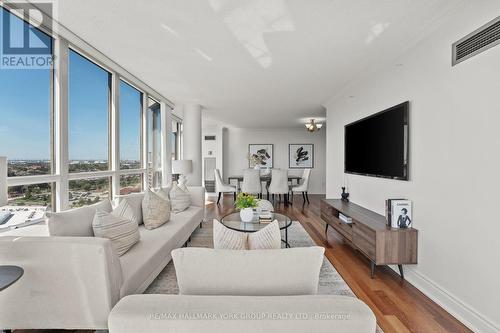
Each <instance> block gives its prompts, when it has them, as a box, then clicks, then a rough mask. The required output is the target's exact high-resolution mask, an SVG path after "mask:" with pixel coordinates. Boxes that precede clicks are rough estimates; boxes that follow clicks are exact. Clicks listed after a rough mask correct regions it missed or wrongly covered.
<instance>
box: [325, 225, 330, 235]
mask: <svg viewBox="0 0 500 333" xmlns="http://www.w3.org/2000/svg"><path fill="white" fill-rule="evenodd" d="M328 226H329V224H328V223H327V224H326V227H325V234H328Z"/></svg>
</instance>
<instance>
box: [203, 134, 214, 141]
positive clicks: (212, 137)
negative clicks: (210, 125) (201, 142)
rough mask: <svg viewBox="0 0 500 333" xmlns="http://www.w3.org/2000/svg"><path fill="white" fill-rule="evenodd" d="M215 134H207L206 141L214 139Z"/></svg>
mask: <svg viewBox="0 0 500 333" xmlns="http://www.w3.org/2000/svg"><path fill="white" fill-rule="evenodd" d="M214 140H215V135H205V141H214Z"/></svg>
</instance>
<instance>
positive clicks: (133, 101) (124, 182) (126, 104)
mask: <svg viewBox="0 0 500 333" xmlns="http://www.w3.org/2000/svg"><path fill="white" fill-rule="evenodd" d="M142 104H143V94H142V92H140V91H139V90H137V89H136V88H134V87H132V86H131V85H130V84H128V83H126V82H124V81H123V80H120V103H119V109H120V112H119V114H120V116H119V118H120V169H121V170H138V169H141V168H142V146H143V144H142V119H143V117H142V112H143V107H142V106H143V105H142ZM142 184H143V174H142V173H133V174H126V175H120V194H122V195H124V194H129V193H132V192H140V191H142Z"/></svg>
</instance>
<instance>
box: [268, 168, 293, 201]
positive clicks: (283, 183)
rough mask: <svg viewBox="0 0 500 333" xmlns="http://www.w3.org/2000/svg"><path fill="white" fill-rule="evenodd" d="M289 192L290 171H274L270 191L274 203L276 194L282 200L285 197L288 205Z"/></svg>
mask: <svg viewBox="0 0 500 333" xmlns="http://www.w3.org/2000/svg"><path fill="white" fill-rule="evenodd" d="M289 190H290V188H289V187H288V170H279V169H273V171H272V172H271V184H270V185H269V189H268V192H269V194H271V196H272V201H273V202H274V195H275V194H277V195H278V196H279V198H281V195H283V196H284V199H285V200H284V202H285V204H288V203H289V200H288V193H289Z"/></svg>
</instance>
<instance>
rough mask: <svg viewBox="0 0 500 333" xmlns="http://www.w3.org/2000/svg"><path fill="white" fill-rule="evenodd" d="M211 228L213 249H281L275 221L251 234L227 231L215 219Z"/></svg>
mask: <svg viewBox="0 0 500 333" xmlns="http://www.w3.org/2000/svg"><path fill="white" fill-rule="evenodd" d="M213 226H214V227H213V239H214V249H224V250H272V249H280V248H281V231H280V226H279V223H278V221H276V220H275V221H273V222H272V223H269V224H268V225H266V226H265V227H264V228H262V229H261V230H259V231H256V232H252V233H247V232H242V231H236V230H232V229H229V228H227V227H226V226H224V225H223V224H222V223H220V222H219V221H217V220H216V219H214V220H213Z"/></svg>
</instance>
